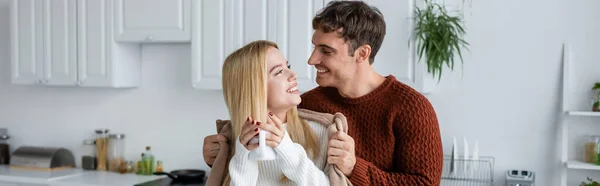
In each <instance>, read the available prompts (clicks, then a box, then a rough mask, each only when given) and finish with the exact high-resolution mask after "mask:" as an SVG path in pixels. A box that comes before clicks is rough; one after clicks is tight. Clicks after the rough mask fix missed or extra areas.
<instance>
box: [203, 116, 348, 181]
mask: <svg viewBox="0 0 600 186" xmlns="http://www.w3.org/2000/svg"><path fill="white" fill-rule="evenodd" d="M298 115H299V116H300V118H302V119H305V120H309V121H314V122H317V123H320V124H323V125H325V127H327V128H328V133H329V136H331V135H332V134H334V133H335V132H337V131H342V132H345V133H347V132H348V123H347V121H346V117H344V115H342V114H341V113H336V114H334V115H332V114H328V113H320V112H314V111H310V110H306V109H298ZM217 133H219V134H221V135H224V136H225V137H226V138H227V139H229V140H230V141H231V121H229V120H217ZM321 143H327V142H321ZM324 153H326V152H324ZM228 157H229V145H228V144H227V143H221V144H220V149H219V153H218V154H217V158H216V159H215V162H214V163H213V165H212V169H211V170H210V174H209V176H208V179H207V180H206V185H207V186H217V185H220V184H221V182H222V180H223V179H224V178H225V174H226V173H227V171H226V170H227V169H228V164H227V163H228ZM324 172H325V173H327V174H328V175H329V181H330V184H331V185H336V186H337V185H340V186H352V183H350V180H349V179H348V178H347V177H346V176H345V175H344V174H343V173H342V171H340V169H339V168H338V167H337V166H336V165H330V164H327V165H326V166H325V170H324Z"/></svg>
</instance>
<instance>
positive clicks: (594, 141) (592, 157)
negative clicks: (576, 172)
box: [583, 136, 600, 164]
mask: <svg viewBox="0 0 600 186" xmlns="http://www.w3.org/2000/svg"><path fill="white" fill-rule="evenodd" d="M599 139H600V138H599V137H598V136H587V137H586V139H585V142H584V145H583V161H584V162H586V163H593V164H597V163H598V141H599Z"/></svg>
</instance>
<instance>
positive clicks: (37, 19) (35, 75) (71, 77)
mask: <svg viewBox="0 0 600 186" xmlns="http://www.w3.org/2000/svg"><path fill="white" fill-rule="evenodd" d="M11 3H12V6H11V12H12V13H11V16H12V17H11V27H12V29H11V34H12V37H11V38H12V40H11V43H12V47H11V49H12V59H11V61H12V62H11V64H12V82H13V83H14V84H42V85H48V86H82V87H114V88H119V87H135V86H138V85H139V84H140V78H141V76H140V70H141V67H140V55H141V54H140V46H139V45H135V44H119V43H116V41H115V40H114V29H113V23H114V16H113V15H114V4H113V3H112V0H12V1H11Z"/></svg>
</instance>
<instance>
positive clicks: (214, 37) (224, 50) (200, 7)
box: [192, 0, 280, 90]
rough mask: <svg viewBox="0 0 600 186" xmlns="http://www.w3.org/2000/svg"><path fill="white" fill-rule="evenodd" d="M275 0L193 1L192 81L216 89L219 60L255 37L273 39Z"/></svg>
mask: <svg viewBox="0 0 600 186" xmlns="http://www.w3.org/2000/svg"><path fill="white" fill-rule="evenodd" d="M276 2H277V1H275V0H269V1H251V2H250V1H244V0H225V1H193V2H192V17H193V18H194V19H193V20H192V26H193V30H195V31H194V32H193V33H192V83H193V86H194V88H196V89H212V90H220V89H221V88H222V84H221V78H222V73H221V72H222V71H221V67H222V65H223V61H224V60H225V58H226V57H227V55H229V54H230V53H231V52H233V51H234V50H237V49H238V48H240V47H242V46H243V45H245V44H247V43H249V42H252V41H255V40H271V41H275V40H276V37H277V32H276V28H277V20H278V19H280V18H277V17H276V16H274V15H275V14H274V12H275V11H276V8H277V3H276Z"/></svg>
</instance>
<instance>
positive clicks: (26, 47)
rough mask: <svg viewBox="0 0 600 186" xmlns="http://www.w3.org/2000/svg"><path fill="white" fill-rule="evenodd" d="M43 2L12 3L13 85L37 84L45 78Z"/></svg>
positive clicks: (39, 0) (38, 0)
mask: <svg viewBox="0 0 600 186" xmlns="http://www.w3.org/2000/svg"><path fill="white" fill-rule="evenodd" d="M42 3H43V1H42V0H12V1H11V53H12V54H11V74H12V75H11V82H12V83H14V84H37V83H41V82H42V78H43V77H42V76H43V70H44V66H43V30H42V29H43V26H42V23H43V20H42V15H43V13H42Z"/></svg>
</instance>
